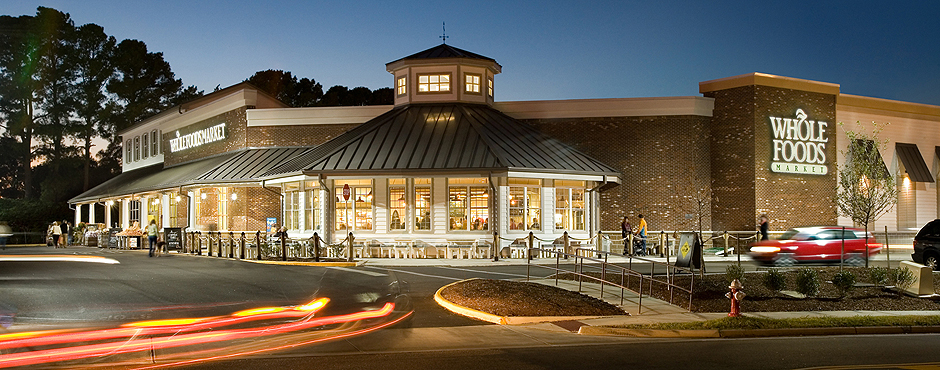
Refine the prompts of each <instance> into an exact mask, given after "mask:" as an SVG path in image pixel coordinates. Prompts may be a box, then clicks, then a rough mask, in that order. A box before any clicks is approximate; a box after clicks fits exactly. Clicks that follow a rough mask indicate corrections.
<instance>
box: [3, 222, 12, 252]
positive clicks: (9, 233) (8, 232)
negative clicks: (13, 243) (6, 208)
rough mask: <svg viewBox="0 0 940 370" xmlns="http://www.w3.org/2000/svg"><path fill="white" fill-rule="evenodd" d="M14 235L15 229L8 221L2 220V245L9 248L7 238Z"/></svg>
mask: <svg viewBox="0 0 940 370" xmlns="http://www.w3.org/2000/svg"><path fill="white" fill-rule="evenodd" d="M10 236H13V229H11V228H10V225H7V222H6V221H0V247H2V248H3V249H7V238H8V237H10Z"/></svg>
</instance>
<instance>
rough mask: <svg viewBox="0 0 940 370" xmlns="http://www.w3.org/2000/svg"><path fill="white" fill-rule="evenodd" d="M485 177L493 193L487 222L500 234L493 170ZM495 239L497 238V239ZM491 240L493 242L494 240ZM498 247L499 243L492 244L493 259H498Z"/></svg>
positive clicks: (496, 188) (497, 196)
mask: <svg viewBox="0 0 940 370" xmlns="http://www.w3.org/2000/svg"><path fill="white" fill-rule="evenodd" d="M487 177H488V179H489V180H490V190H491V191H492V193H493V196H492V197H490V199H491V200H492V201H491V202H490V222H489V224H490V225H491V227H492V231H493V233H494V234H496V235H500V234H499V188H498V187H497V186H496V185H495V182H494V181H493V172H492V171H490V173H489V175H488V176H487ZM494 239H495V238H494ZM497 240H498V239H497ZM493 242H494V243H495V242H496V240H494V241H493ZM499 247H500V246H499V244H496V245H493V250H494V253H493V260H494V261H498V260H499V250H500V248H499Z"/></svg>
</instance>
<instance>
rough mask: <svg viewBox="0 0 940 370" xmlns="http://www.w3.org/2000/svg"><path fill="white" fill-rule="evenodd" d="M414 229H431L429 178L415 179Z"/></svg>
mask: <svg viewBox="0 0 940 370" xmlns="http://www.w3.org/2000/svg"><path fill="white" fill-rule="evenodd" d="M414 182H415V199H414V209H415V213H414V214H415V218H414V220H415V225H414V227H415V230H431V179H415V180H414Z"/></svg>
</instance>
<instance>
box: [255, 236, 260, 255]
mask: <svg viewBox="0 0 940 370" xmlns="http://www.w3.org/2000/svg"><path fill="white" fill-rule="evenodd" d="M255 247H257V248H258V254H257V255H255V259H256V260H261V231H255Z"/></svg>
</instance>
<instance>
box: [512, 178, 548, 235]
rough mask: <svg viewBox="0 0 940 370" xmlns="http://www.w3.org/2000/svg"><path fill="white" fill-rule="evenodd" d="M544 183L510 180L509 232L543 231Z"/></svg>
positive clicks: (535, 180)
mask: <svg viewBox="0 0 940 370" xmlns="http://www.w3.org/2000/svg"><path fill="white" fill-rule="evenodd" d="M541 191H542V181H541V180H537V179H509V230H522V231H526V230H541V229H542V224H541V221H542V217H541V215H542V193H541Z"/></svg>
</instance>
